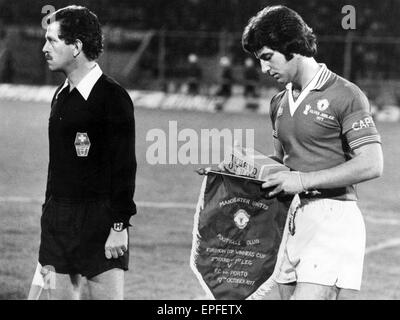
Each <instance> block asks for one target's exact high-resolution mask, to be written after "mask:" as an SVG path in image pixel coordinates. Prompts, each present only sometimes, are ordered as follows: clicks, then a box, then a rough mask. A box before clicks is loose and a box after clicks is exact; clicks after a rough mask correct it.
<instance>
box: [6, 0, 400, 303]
mask: <svg viewBox="0 0 400 320" xmlns="http://www.w3.org/2000/svg"><path fill="white" fill-rule="evenodd" d="M69 4H80V5H85V6H87V7H89V8H90V9H91V10H93V11H94V12H95V13H96V14H97V15H98V17H99V19H100V21H101V23H102V25H103V30H104V34H105V51H104V54H103V55H102V56H101V58H100V60H99V63H100V65H101V67H102V69H103V70H104V71H105V72H106V73H108V74H109V75H111V76H113V77H114V78H115V79H117V80H118V81H119V82H120V83H121V84H122V85H123V86H125V87H126V88H127V89H128V90H129V93H130V94H131V96H132V98H133V100H134V104H135V107H136V111H135V112H136V123H137V128H136V132H137V147H136V149H137V155H138V175H137V191H136V195H135V200H136V201H137V203H138V206H139V214H138V215H137V216H136V217H134V218H133V219H132V220H133V223H134V225H135V226H134V227H133V229H132V234H131V235H132V237H131V252H132V256H131V260H132V261H131V269H132V272H129V273H128V274H127V291H126V297H127V298H128V299H201V298H203V297H204V293H203V291H202V289H201V287H200V285H199V283H198V282H197V279H195V276H194V274H193V273H192V272H191V270H190V268H189V255H190V247H191V232H192V222H193V214H194V204H195V202H196V199H197V196H198V191H199V188H200V183H201V177H199V176H197V175H196V174H195V173H194V172H193V171H194V169H196V168H197V167H198V165H180V164H176V165H156V166H154V165H150V164H148V162H147V161H146V150H147V148H148V147H149V144H150V143H149V142H148V141H147V140H146V134H147V132H148V131H149V130H151V129H153V128H159V129H162V130H164V131H165V132H168V125H169V121H177V123H178V128H179V129H183V128H192V129H194V130H195V131H196V132H198V133H199V132H200V130H201V129H213V128H217V129H224V128H228V129H234V128H235V129H246V128H249V129H254V130H255V140H256V141H255V146H256V148H257V149H259V150H260V151H262V152H265V153H270V152H271V151H272V145H271V141H270V140H271V139H270V130H271V127H270V124H269V119H268V116H267V115H266V114H267V113H268V107H269V99H270V98H271V96H272V95H273V94H274V93H275V92H277V91H278V90H279V89H280V87H279V86H277V85H276V84H275V83H274V81H273V80H272V79H269V78H268V77H267V76H263V75H261V74H260V71H259V67H258V65H257V62H256V61H255V60H252V62H249V60H248V59H249V58H250V59H253V58H252V57H250V56H249V55H247V54H246V53H244V52H243V50H242V48H241V42H240V38H241V32H242V30H243V27H244V26H245V25H246V23H247V21H248V19H249V18H250V17H251V16H252V15H254V14H255V13H256V12H257V11H258V10H259V9H261V8H263V7H264V6H265V5H272V4H285V5H287V6H289V7H291V8H293V9H295V10H296V11H298V12H299V13H300V14H301V15H302V16H303V17H304V19H305V21H306V22H307V23H308V24H309V25H310V26H312V27H313V29H314V31H315V32H316V34H317V36H318V39H319V53H318V56H317V60H318V61H320V62H324V63H326V64H327V65H328V67H329V68H331V69H332V70H333V71H335V72H336V73H338V74H339V75H342V76H344V77H346V78H348V79H350V80H352V81H354V82H355V83H357V84H358V85H359V86H360V87H361V88H362V89H363V90H364V91H365V92H366V94H367V96H368V98H369V99H370V102H371V105H372V107H373V112H374V117H375V119H376V121H377V126H378V129H379V130H380V132H381V134H382V139H383V147H384V152H385V172H384V176H383V177H382V178H381V179H379V180H377V181H372V182H368V183H366V184H363V185H361V186H360V188H359V195H360V206H361V208H362V210H363V212H364V214H365V218H366V224H367V233H368V235H367V247H368V249H367V256H366V267H365V274H364V285H363V290H362V291H361V294H360V295H359V296H357V298H359V299H399V298H400V294H399V288H400V283H399V281H398V279H399V276H400V267H399V264H398V262H399V261H400V260H399V256H400V253H399V250H398V247H399V246H400V237H398V236H397V230H398V226H399V225H400V218H399V217H398V210H399V208H400V203H399V202H400V200H399V199H400V193H399V190H400V179H399V178H400V174H399V170H398V159H399V156H400V148H399V147H398V143H397V141H396V140H397V137H399V136H400V127H399V122H398V121H399V120H400V108H399V107H398V105H399V98H400V90H399V89H400V82H399V79H400V65H399V63H398V56H399V55H400V21H399V19H398V17H397V15H396V13H397V12H400V2H399V1H396V0H382V1H373V0H363V1H361V0H359V1H350V0H349V1H342V0H319V1H317V0H307V1H298V0H297V1H296V0H285V1H265V0H264V1H261V0H252V1H239V0H201V1H200V0H169V1H163V0H136V1H128V0H119V1H109V0H96V1H95V0H86V1H83V0H82V1H78V0H76V1H73V2H71V1H64V0H59V1H51V0H45V1H41V0H36V1H34V0H15V1H8V0H0V119H1V120H0V123H1V126H0V147H1V155H0V219H1V223H0V239H1V240H0V299H24V298H25V297H26V295H27V292H28V289H29V285H30V281H31V279H32V275H33V272H34V270H35V265H36V259H37V250H38V245H39V234H40V204H41V202H42V200H43V197H44V187H45V179H46V170H47V162H48V149H47V148H48V142H47V119H48V111H49V108H50V106H49V100H50V99H51V97H52V94H53V93H54V90H55V86H56V85H58V84H59V83H60V82H61V81H63V77H62V75H59V74H52V73H50V72H49V71H48V69H47V65H46V62H45V60H44V57H43V54H42V52H41V49H42V46H43V44H44V41H43V39H44V33H45V30H44V29H43V28H42V27H41V24H42V19H43V18H44V17H45V15H46V13H45V12H42V8H43V7H44V6H45V5H52V6H54V7H55V8H56V9H58V8H61V7H63V6H66V5H69ZM344 5H353V6H354V7H355V9H356V29H355V30H344V29H343V28H342V24H341V22H342V18H343V17H344V15H345V14H343V13H342V7H343V6H344ZM246 60H247V62H246ZM252 63H253V65H252ZM260 114H263V115H264V116H260ZM210 164H211V162H210ZM270 298H271V299H274V298H277V294H276V292H273V293H272V294H271V296H270Z"/></svg>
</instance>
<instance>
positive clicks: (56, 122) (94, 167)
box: [46, 74, 136, 224]
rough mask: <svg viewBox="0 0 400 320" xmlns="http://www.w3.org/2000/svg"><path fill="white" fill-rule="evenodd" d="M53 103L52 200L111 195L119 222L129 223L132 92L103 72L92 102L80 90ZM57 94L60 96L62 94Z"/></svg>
mask: <svg viewBox="0 0 400 320" xmlns="http://www.w3.org/2000/svg"><path fill="white" fill-rule="evenodd" d="M61 88H62V86H60V87H59V88H58V89H57V91H56V94H55V95H54V97H53V101H52V103H51V113H50V119H49V147H50V158H49V159H50V160H49V171H48V179H47V190H46V201H47V200H48V199H49V197H50V196H54V197H59V198H68V199H73V200H78V201H79V200H83V201H84V200H85V199H92V198H102V199H107V198H108V199H110V204H111V211H112V214H113V218H114V222H124V223H126V224H128V223H129V218H130V217H131V215H134V214H135V213H136V206H135V203H134V201H133V194H134V190H135V176H136V156H135V119H134V112H133V103H132V100H131V99H130V97H129V95H128V93H127V92H126V91H125V90H124V89H123V88H122V87H121V86H120V85H119V84H118V83H116V82H115V81H114V80H112V79H111V78H109V77H107V76H106V75H104V74H102V76H101V77H100V78H99V79H98V81H97V82H96V84H95V85H94V87H93V88H92V91H91V92H90V95H89V97H88V99H87V100H85V99H84V98H83V97H82V96H81V94H80V93H79V91H78V90H77V89H76V88H74V89H73V90H72V91H71V92H69V87H67V88H64V89H63V90H62V91H61V92H59V94H58V97H57V93H58V91H60V89H61ZM56 97H57V98H56Z"/></svg>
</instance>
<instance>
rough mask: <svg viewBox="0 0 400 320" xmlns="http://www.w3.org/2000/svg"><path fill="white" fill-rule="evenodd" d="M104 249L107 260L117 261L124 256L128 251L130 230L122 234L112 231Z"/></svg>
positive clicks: (125, 230) (126, 229)
mask: <svg viewBox="0 0 400 320" xmlns="http://www.w3.org/2000/svg"><path fill="white" fill-rule="evenodd" d="M104 249H105V256H106V258H107V259H111V258H114V259H117V258H118V257H119V256H123V255H124V253H125V252H126V251H127V250H128V228H125V229H124V230H122V231H120V232H117V231H114V230H113V229H111V230H110V234H109V235H108V238H107V241H106V244H105V246H104Z"/></svg>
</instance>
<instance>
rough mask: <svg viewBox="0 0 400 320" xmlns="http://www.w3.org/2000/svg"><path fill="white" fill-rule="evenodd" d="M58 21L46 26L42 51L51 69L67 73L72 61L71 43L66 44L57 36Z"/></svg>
mask: <svg viewBox="0 0 400 320" xmlns="http://www.w3.org/2000/svg"><path fill="white" fill-rule="evenodd" d="M59 34H60V23H59V22H58V21H55V22H52V23H51V24H50V25H49V26H48V27H47V32H46V36H45V37H46V43H45V44H44V46H43V52H44V54H45V58H46V60H47V63H48V65H49V69H50V70H51V71H62V72H65V73H68V71H69V69H71V68H72V66H73V62H74V56H73V50H74V45H73V44H66V43H65V41H64V40H63V39H60V38H59Z"/></svg>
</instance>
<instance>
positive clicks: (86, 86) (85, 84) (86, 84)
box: [56, 63, 103, 100]
mask: <svg viewBox="0 0 400 320" xmlns="http://www.w3.org/2000/svg"><path fill="white" fill-rule="evenodd" d="M102 74H103V71H102V70H101V68H100V66H99V65H98V64H97V63H96V65H95V66H94V67H93V69H92V70H90V71H89V72H88V74H87V75H86V76H84V77H83V79H82V80H81V81H79V83H78V85H77V86H76V90H78V91H79V93H80V94H81V96H82V97H83V99H85V100H87V99H88V98H89V95H90V92H91V91H92V89H93V87H94V85H95V84H96V82H97V80H99V79H100V77H101V75H102ZM68 85H69V80H68V78H67V79H65V82H64V84H63V86H62V88H61V89H60V90H59V91H58V93H57V95H56V99H57V98H58V94H59V93H60V92H61V91H62V90H63V89H64V88H66V87H67V86H68Z"/></svg>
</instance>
